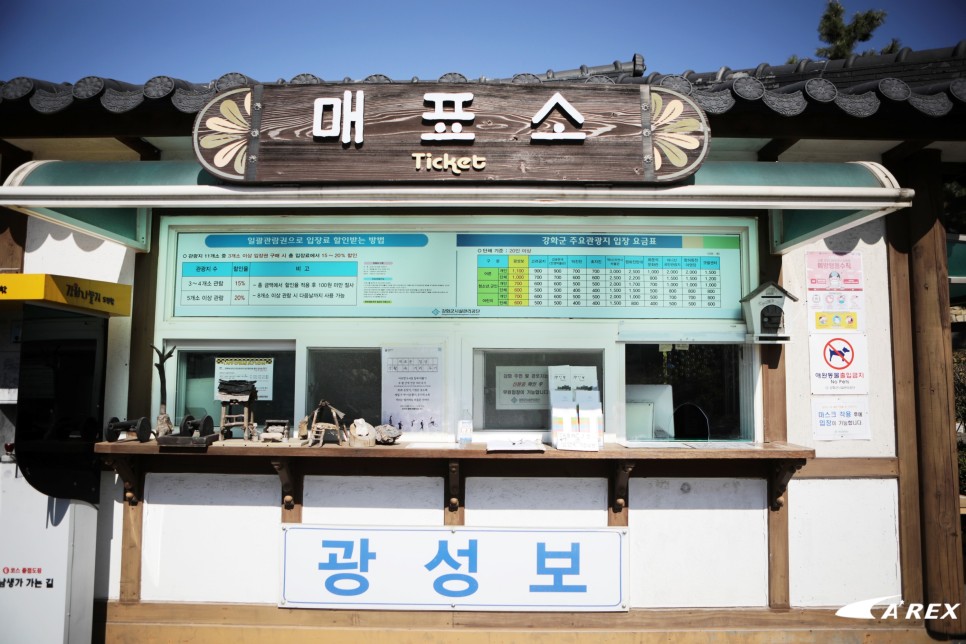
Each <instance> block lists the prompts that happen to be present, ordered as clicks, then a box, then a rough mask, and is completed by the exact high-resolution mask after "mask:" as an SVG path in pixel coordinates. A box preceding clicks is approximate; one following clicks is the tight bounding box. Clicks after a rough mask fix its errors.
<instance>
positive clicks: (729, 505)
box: [628, 478, 768, 608]
mask: <svg viewBox="0 0 966 644" xmlns="http://www.w3.org/2000/svg"><path fill="white" fill-rule="evenodd" d="M766 488H767V485H766V483H765V481H764V480H763V479H719V478H713V479H705V478H632V479H631V480H630V490H629V495H628V496H629V500H628V505H629V512H630V515H629V517H628V531H629V537H630V560H631V561H630V566H631V572H630V578H631V590H630V602H631V608H711V607H740V606H767V605H768V516H767V513H768V510H767V509H766Z"/></svg>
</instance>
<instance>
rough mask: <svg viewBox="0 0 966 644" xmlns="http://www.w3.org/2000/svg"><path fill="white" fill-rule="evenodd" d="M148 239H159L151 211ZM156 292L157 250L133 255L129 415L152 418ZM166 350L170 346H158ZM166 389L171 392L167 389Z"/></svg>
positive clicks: (155, 220) (157, 223)
mask: <svg viewBox="0 0 966 644" xmlns="http://www.w3.org/2000/svg"><path fill="white" fill-rule="evenodd" d="M150 219H151V239H159V237H160V234H161V231H160V223H159V221H160V218H159V217H157V216H156V215H155V214H153V213H152V215H151V218H150ZM157 294H158V251H157V248H155V249H154V250H153V251H152V252H149V253H137V254H136V255H135V256H134V292H133V300H132V302H131V360H130V366H129V367H128V394H127V415H128V418H137V417H140V416H147V417H148V418H153V417H154V416H155V415H156V413H155V412H156V410H152V409H151V393H152V392H151V378H152V376H153V374H154V372H155V367H154V359H155V353H154V351H152V349H151V345H153V344H155V343H156V342H157V341H156V340H155V338H154V311H155V308H154V307H155V302H156V300H157ZM159 348H162V349H163V350H165V351H166V350H168V349H169V348H170V347H159ZM169 393H171V392H170V391H169Z"/></svg>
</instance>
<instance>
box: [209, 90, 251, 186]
mask: <svg viewBox="0 0 966 644" xmlns="http://www.w3.org/2000/svg"><path fill="white" fill-rule="evenodd" d="M235 98H236V97H235V96H231V97H226V98H225V100H223V101H221V104H220V105H219V106H218V113H219V114H220V116H212V117H210V118H208V119H207V120H206V121H205V127H207V128H208V129H209V130H211V134H206V135H204V136H202V137H201V138H200V139H199V140H198V143H199V144H200V145H201V147H203V148H206V149H209V150H213V149H216V148H221V149H220V150H218V152H217V153H216V154H215V156H214V158H213V159H212V162H213V163H214V164H215V166H216V167H218V168H224V167H226V166H228V165H229V164H231V165H232V167H233V168H234V170H235V172H236V173H238V174H239V175H241V176H244V175H245V162H246V158H247V154H246V153H247V152H248V135H249V131H250V129H251V124H250V121H249V119H250V118H251V115H252V93H251V92H250V91H246V92H245V93H244V95H243V96H242V97H240V98H241V99H242V100H241V105H239V103H238V102H237V101H236V100H234V99H235Z"/></svg>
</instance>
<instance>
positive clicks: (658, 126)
mask: <svg viewBox="0 0 966 644" xmlns="http://www.w3.org/2000/svg"><path fill="white" fill-rule="evenodd" d="M683 113H684V101H682V100H680V99H678V98H673V99H671V100H669V101H667V103H666V104H665V102H664V97H663V96H662V95H661V93H659V92H656V91H652V92H651V114H653V117H652V119H653V120H652V121H651V138H652V141H653V154H654V169H655V170H660V169H661V165H662V164H663V160H662V154H663V156H664V157H665V158H666V159H667V160H668V162H669V163H670V164H671V165H673V166H674V167H675V168H683V167H684V166H685V165H687V163H688V154H687V152H685V150H696V149H697V148H698V147H699V146H700V145H701V138H699V136H695V135H694V134H692V133H699V134H700V132H701V131H702V128H701V123H700V122H699V121H698V119H696V118H694V117H691V116H685V117H683V118H681V115H682V114H683Z"/></svg>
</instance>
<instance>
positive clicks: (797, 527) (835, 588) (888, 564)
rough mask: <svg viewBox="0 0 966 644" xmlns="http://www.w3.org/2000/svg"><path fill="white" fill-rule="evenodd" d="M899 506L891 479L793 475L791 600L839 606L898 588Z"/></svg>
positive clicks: (896, 592)
mask: <svg viewBox="0 0 966 644" xmlns="http://www.w3.org/2000/svg"><path fill="white" fill-rule="evenodd" d="M898 507H899V496H898V487H897V483H896V481H895V480H894V479H843V480H837V479H814V480H795V479H792V481H791V483H790V484H789V486H788V524H789V525H788V531H789V538H788V540H789V571H788V572H789V590H790V593H791V595H790V597H791V604H792V606H803V607H812V606H829V607H835V608H840V607H841V606H843V605H845V604H848V603H850V602H854V601H858V600H860V599H871V598H873V597H885V596H888V595H899V594H901V585H900V574H899V532H898V512H899V511H898Z"/></svg>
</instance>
